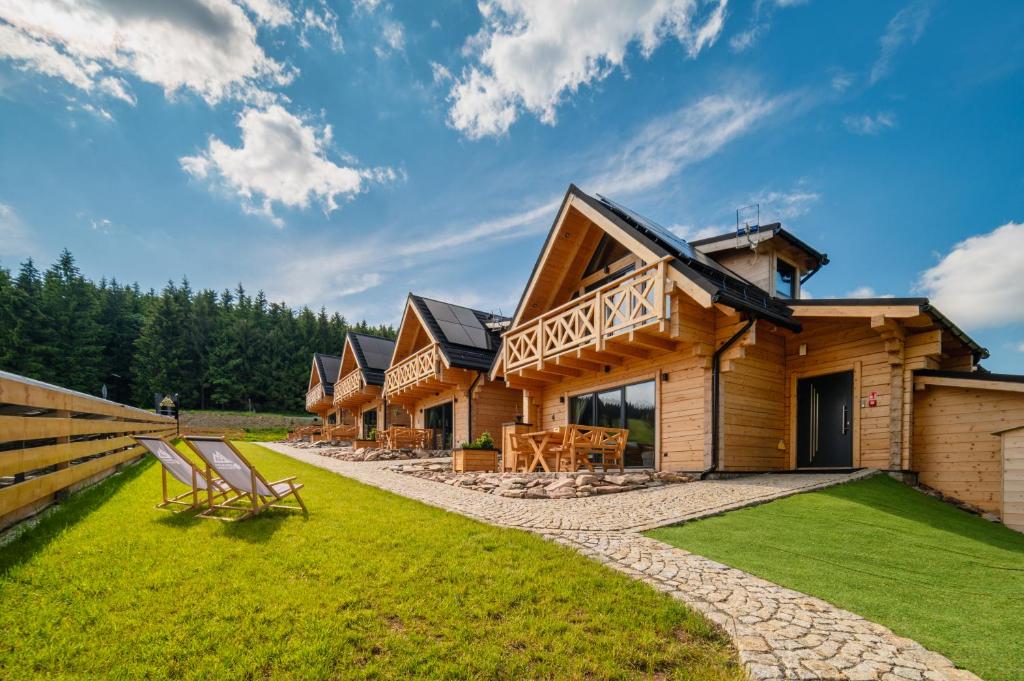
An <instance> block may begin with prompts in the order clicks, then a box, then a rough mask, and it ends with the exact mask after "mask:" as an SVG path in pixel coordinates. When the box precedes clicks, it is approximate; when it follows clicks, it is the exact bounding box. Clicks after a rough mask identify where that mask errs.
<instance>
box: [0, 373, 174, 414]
mask: <svg viewBox="0 0 1024 681" xmlns="http://www.w3.org/2000/svg"><path fill="white" fill-rule="evenodd" d="M0 403H4V404H17V405H19V406H24V407H34V408H38V409H65V410H67V411H74V412H80V413H85V414H97V415H100V416H116V417H119V418H124V419H142V420H146V421H162V422H164V423H174V419H172V418H170V417H167V416H159V415H157V414H154V413H153V412H150V411H146V410H145V409H138V408H136V407H129V406H126V405H123V404H118V403H117V402H110V401H109V400H103V399H100V398H98V397H93V396H91V395H86V394H85V393H79V392H75V391H73V390H67V389H65V388H60V387H58V386H51V385H48V384H46V383H42V382H40V381H33V380H32V379H28V378H24V377H22V376H17V375H15V374H10V373H7V372H6V371H0Z"/></svg>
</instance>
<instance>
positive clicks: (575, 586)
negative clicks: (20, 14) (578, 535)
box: [0, 444, 742, 679]
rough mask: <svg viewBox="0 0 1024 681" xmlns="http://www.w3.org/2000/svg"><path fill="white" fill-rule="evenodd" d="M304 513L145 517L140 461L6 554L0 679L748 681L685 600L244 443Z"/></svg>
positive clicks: (151, 498)
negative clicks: (300, 500) (297, 496)
mask: <svg viewBox="0 0 1024 681" xmlns="http://www.w3.org/2000/svg"><path fill="white" fill-rule="evenodd" d="M241 447H242V449H243V451H245V453H246V454H247V455H248V456H250V457H251V458H252V460H253V462H254V463H255V465H257V466H258V467H259V468H260V469H261V470H262V471H264V473H265V474H266V475H267V476H268V477H269V479H271V480H274V479H277V478H279V477H284V476H285V475H288V474H297V475H299V476H300V480H301V481H302V482H304V483H305V484H306V489H305V490H304V492H303V495H304V498H305V500H306V503H307V505H308V506H309V508H310V511H311V515H310V517H309V519H308V520H306V519H304V518H303V517H302V516H301V515H290V514H287V513H286V512H280V511H275V512H272V513H270V514H265V515H264V516H261V517H259V518H256V519H254V520H250V521H246V522H243V523H238V524H235V525H228V524H222V523H218V522H215V521H210V520H200V519H195V518H192V517H190V516H188V515H177V516H174V515H171V514H170V513H168V512H166V511H159V510H156V509H154V508H153V504H154V503H155V502H156V501H157V499H158V496H159V490H160V487H159V484H160V483H159V468H158V466H156V465H155V464H154V463H153V462H152V461H151V460H150V461H147V462H146V463H143V464H141V465H139V466H136V467H133V468H131V469H129V470H127V471H125V472H123V473H122V474H120V475H118V476H115V477H114V478H111V479H109V480H107V481H105V482H104V483H101V484H100V485H97V486H96V487H94V488H92V489H90V490H88V491H85V492H83V493H81V494H79V495H75V496H74V497H72V498H71V499H70V500H69V501H68V502H67V503H66V504H65V505H64V506H63V507H62V508H60V509H59V510H58V511H57V512H55V513H53V514H51V515H49V516H47V517H46V518H45V519H44V520H43V521H42V522H41V523H40V525H39V526H38V527H36V528H34V529H32V530H30V531H29V532H27V533H26V534H25V535H23V536H22V537H20V538H19V539H16V540H14V541H13V542H12V543H10V544H9V545H8V546H6V547H4V548H3V549H2V550H0V631H3V636H0V678H4V679H15V678H28V677H38V676H48V677H60V678H68V677H73V678H94V677H98V676H102V677H113V678H125V679H128V678H149V679H161V678H176V679H177V678H194V679H214V678H260V679H265V678H289V679H320V678H352V677H360V678H363V677H371V678H405V677H431V678H647V677H650V676H656V677H659V678H660V677H662V676H667V677H675V678H688V679H740V678H742V673H741V670H740V668H739V667H738V665H737V664H736V662H735V659H734V657H733V653H732V649H731V647H730V646H729V645H728V643H727V641H726V640H724V638H723V637H722V636H721V635H720V634H719V633H718V632H717V631H716V630H715V629H714V628H713V627H712V626H711V625H710V624H708V623H707V622H706V621H705V620H703V619H702V618H700V617H698V616H697V615H695V614H693V613H691V612H690V611H689V610H687V609H686V608H685V607H684V606H683V605H681V604H680V603H678V602H676V601H673V600H672V599H670V598H668V597H667V596H664V595H662V594H659V593H657V592H655V591H654V590H652V589H649V588H647V587H646V586H644V585H642V584H640V583H637V582H634V581H632V580H630V579H628V578H626V577H625V576H622V575H619V574H616V573H614V572H612V571H610V570H608V569H606V568H604V567H602V566H600V565H598V564H596V563H594V562H592V561H589V560H587V559H585V558H583V557H581V556H579V555H577V554H575V553H574V552H572V551H570V550H568V549H565V548H562V547H559V546H557V545H555V544H552V543H549V542H546V541H544V540H542V539H540V538H539V537H536V536H533V535H530V534H527V533H524V532H518V531H513V530H504V529H499V528H495V527H491V526H488V525H484V524H481V523H478V522H474V521H472V520H469V519H467V518H464V517H462V516H458V515H455V514H451V513H446V512H444V511H441V510H439V509H435V508H431V507H429V506H425V505H423V504H420V503H417V502H414V501H411V500H408V499H405V498H402V497H399V496H395V495H391V494H388V493H385V492H382V491H380V490H377V489H374V488H371V487H367V486H363V485H360V484H358V483H355V482H353V481H350V480H347V479H344V478H341V477H339V476H336V475H333V474H331V473H328V472H326V471H323V470H320V469H317V468H314V467H310V466H306V465H304V464H300V463H298V462H295V461H293V460H291V459H287V458H286V457H283V456H280V455H278V454H276V453H273V452H270V451H268V450H266V449H263V448H261V447H258V446H255V445H251V444H243V445H241Z"/></svg>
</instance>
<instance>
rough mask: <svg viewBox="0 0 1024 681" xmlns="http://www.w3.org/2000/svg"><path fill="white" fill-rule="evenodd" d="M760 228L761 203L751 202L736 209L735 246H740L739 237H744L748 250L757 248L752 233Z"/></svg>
mask: <svg viewBox="0 0 1024 681" xmlns="http://www.w3.org/2000/svg"><path fill="white" fill-rule="evenodd" d="M760 228H761V204H760V203H752V204H750V205H749V206H741V207H739V208H737V209H736V247H737V248H739V247H740V243H739V241H740V239H741V238H743V237H746V239H747V245H748V246H749V247H750V250H754V249H755V248H757V243H756V242H755V241H754V234H755V233H757V231H758V230H759V229H760Z"/></svg>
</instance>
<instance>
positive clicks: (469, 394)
mask: <svg viewBox="0 0 1024 681" xmlns="http://www.w3.org/2000/svg"><path fill="white" fill-rule="evenodd" d="M483 375H484V372H482V371H478V372H476V378H474V379H473V382H472V383H470V384H469V390H467V391H466V426H467V427H466V430H467V431H469V432H467V433H466V442H472V441H473V389H474V388H476V384H477V383H479V382H480V379H481V378H483ZM452 446H453V447H454V446H455V443H454V442H453V443H452Z"/></svg>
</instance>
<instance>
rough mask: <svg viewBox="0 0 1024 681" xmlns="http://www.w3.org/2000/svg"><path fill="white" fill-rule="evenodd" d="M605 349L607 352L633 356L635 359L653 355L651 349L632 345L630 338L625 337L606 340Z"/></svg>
mask: <svg viewBox="0 0 1024 681" xmlns="http://www.w3.org/2000/svg"><path fill="white" fill-rule="evenodd" d="M604 350H605V352H610V353H612V354H616V355H622V356H623V357H633V358H635V359H647V358H648V357H650V356H651V353H650V352H649V351H647V350H645V349H644V348H641V347H637V346H635V345H630V341H629V340H628V339H623V338H621V337H616V338H612V339H610V340H607V341H605V343H604Z"/></svg>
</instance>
